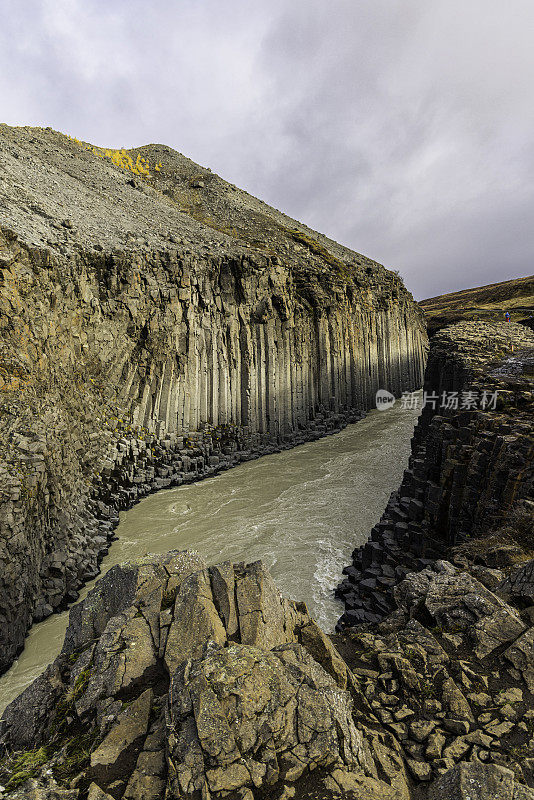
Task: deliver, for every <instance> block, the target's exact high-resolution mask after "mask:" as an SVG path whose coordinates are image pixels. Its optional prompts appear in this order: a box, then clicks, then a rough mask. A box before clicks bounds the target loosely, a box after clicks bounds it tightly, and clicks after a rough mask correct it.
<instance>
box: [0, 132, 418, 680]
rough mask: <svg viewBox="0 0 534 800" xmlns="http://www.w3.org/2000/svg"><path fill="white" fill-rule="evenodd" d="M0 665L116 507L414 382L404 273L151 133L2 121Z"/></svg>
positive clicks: (93, 549) (60, 597)
mask: <svg viewBox="0 0 534 800" xmlns="http://www.w3.org/2000/svg"><path fill="white" fill-rule="evenodd" d="M0 152H1V154H2V171H1V172H0V336H1V338H0V389H1V392H0V670H2V669H5V668H6V667H7V666H8V665H9V664H10V663H11V661H12V659H13V657H14V656H15V655H16V653H17V651H18V650H19V649H20V647H21V646H22V643H23V640H24V636H25V633H26V630H27V628H28V626H29V625H30V624H31V622H32V620H35V619H41V618H43V617H44V616H46V615H48V614H50V613H52V611H53V610H54V609H57V608H59V607H61V606H62V604H64V603H65V602H68V601H71V600H73V599H75V598H76V594H77V590H78V588H79V586H80V585H81V583H82V582H83V581H84V580H86V579H88V578H90V577H93V576H94V575H95V574H96V573H97V570H98V560H99V558H100V557H101V555H102V553H103V552H105V551H106V549H107V547H108V543H109V539H110V537H112V529H113V526H114V525H115V524H116V522H117V512H118V510H119V509H121V508H126V507H128V505H130V504H131V503H132V502H135V500H137V499H138V498H140V497H142V496H143V495H144V494H146V493H147V492H149V491H153V490H154V489H157V488H162V487H165V486H176V485H179V484H180V483H181V482H183V481H187V480H194V479H196V478H198V477H202V476H203V475H206V474H211V473H212V472H214V471H216V470H218V469H223V468H227V467H229V466H232V465H233V464H235V463H238V462H239V461H241V460H243V459H246V458H251V457H255V456H257V455H258V454H261V453H262V452H270V451H271V452H272V450H273V449H278V448H281V447H287V446H290V445H291V444H295V443H298V442H300V441H303V440H304V439H305V438H310V437H312V438H313V437H316V436H319V435H322V434H324V433H327V432H330V431H332V430H335V429H339V427H340V426H342V425H343V424H346V422H348V421H354V420H356V419H357V418H358V417H359V416H360V415H361V413H362V412H364V411H365V409H367V408H369V407H371V406H372V404H373V400H374V394H375V392H376V390H377V389H378V388H386V389H389V390H390V391H392V392H394V393H395V394H399V393H401V392H402V391H404V390H411V389H415V388H417V387H418V386H419V385H420V384H421V382H422V371H423V362H424V356H425V347H426V335H425V332H424V327H423V323H422V319H421V315H420V312H419V311H418V309H417V307H416V305H415V304H414V302H413V300H412V298H411V296H410V295H409V294H408V293H407V292H406V290H405V288H404V286H403V284H402V281H401V280H400V279H399V278H398V277H397V276H396V275H395V274H393V273H391V272H388V271H387V270H385V269H384V268H383V267H381V266H380V265H378V264H376V263H375V262H372V261H370V260H368V259H366V258H364V257H363V256H360V255H359V254H357V253H354V252H352V251H350V250H348V249H346V248H343V247H341V246H340V245H338V244H336V243H335V242H333V241H331V240H329V239H327V238H325V237H323V236H321V235H319V234H317V233H315V232H313V231H310V230H309V229H307V228H306V227H305V226H303V225H300V224H299V223H297V222H295V221H294V220H291V219H289V218H288V217H286V216H285V215H283V214H281V213H280V212H278V211H275V210H274V209H272V208H269V207H268V206H266V205H265V204H263V203H261V202H260V201H258V200H255V199H254V198H252V197H251V196H250V195H248V194H247V193H245V192H241V191H239V190H237V189H236V187H234V186H231V185H230V184H228V183H227V182H225V181H223V180H222V179H221V178H219V177H218V176H216V175H214V174H213V173H211V172H210V171H209V170H206V169H202V168H201V167H198V166H197V165H196V164H193V162H191V161H189V160H188V159H186V158H184V157H183V156H181V155H179V154H178V153H175V152H174V151H172V150H170V149H169V148H166V147H163V146H160V145H149V146H147V147H145V148H141V149H139V150H136V151H132V152H131V154H130V155H127V154H121V153H118V154H117V153H116V152H115V153H112V152H111V151H109V152H107V151H99V150H92V149H91V148H89V147H88V146H85V145H84V144H83V143H80V142H77V141H74V140H70V139H69V138H67V137H64V136H62V135H60V134H58V133H55V132H54V131H51V130H49V129H47V130H43V129H29V128H24V129H13V128H9V127H7V126H0Z"/></svg>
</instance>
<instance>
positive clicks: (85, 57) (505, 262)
mask: <svg viewBox="0 0 534 800" xmlns="http://www.w3.org/2000/svg"><path fill="white" fill-rule="evenodd" d="M0 14H1V25H0V108H1V111H0V116H1V117H2V120H1V121H3V122H7V123H9V124H12V125H25V124H28V125H43V126H46V125H50V126H52V127H53V128H55V129H56V130H61V131H63V132H65V133H69V134H72V135H75V136H77V137H79V138H81V139H85V140H87V141H91V142H93V143H95V144H98V145H106V146H109V147H121V146H125V147H130V146H133V145H139V144H145V143H148V142H163V143H165V144H168V145H170V146H171V147H174V148H175V149H177V150H179V151H180V152H182V153H184V154H185V155H187V156H189V157H190V158H192V159H193V160H195V161H197V162H199V163H200V164H202V165H204V166H209V167H211V168H212V169H213V170H214V171H215V172H217V173H219V174H220V175H221V176H223V177H224V178H227V179H228V180H230V181H231V182H232V183H236V184H237V185H239V186H240V187H242V188H244V189H247V190H248V191H249V192H251V193H252V194H254V195H257V196H258V197H260V198H261V199H262V200H265V201H267V202H268V203H270V204H271V205H273V206H275V207H276V208H279V209H281V210H283V211H286V212H287V213H289V214H291V215H292V216H294V217H296V218H297V219H299V220H301V221H302V222H305V223H306V224H308V225H310V226H311V227H313V228H316V229H317V230H320V231H322V232H324V233H326V234H328V235H330V236H332V237H333V238H335V239H337V240H338V241H340V242H342V243H343V244H346V245H348V246H349V247H352V248H354V249H355V250H358V251H360V252H362V253H365V254H366V255H368V256H370V257H372V258H375V259H376V260H378V261H381V262H382V263H384V264H385V265H386V266H389V267H392V268H396V269H399V270H400V272H401V274H402V275H403V276H404V278H405V280H406V284H407V286H408V288H409V289H410V290H411V291H412V292H413V293H414V295H415V296H416V297H417V298H423V297H428V296H431V295H435V294H439V293H441V292H444V291H454V290H456V289H460V288H465V287H468V286H476V285H480V284H484V283H490V282H493V281H498V280H506V279H507V278H512V277H517V276H521V275H528V274H532V273H533V272H534V266H533V262H534V213H533V212H534V174H533V173H534V136H533V133H534V46H533V41H534V3H533V2H532V0H174V1H173V0H151V1H150V2H146V0H144V2H140V1H139V0H0Z"/></svg>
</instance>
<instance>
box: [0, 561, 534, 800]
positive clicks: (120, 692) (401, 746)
mask: <svg viewBox="0 0 534 800" xmlns="http://www.w3.org/2000/svg"><path fill="white" fill-rule="evenodd" d="M533 564H534V562H532V563H530V564H529V565H524V566H522V567H521V568H519V569H518V570H516V571H514V572H513V573H511V574H510V575H509V576H508V578H507V579H506V580H505V581H503V582H502V584H501V585H499V586H498V587H497V589H496V591H495V592H492V591H490V590H489V589H487V588H486V587H485V586H484V585H483V584H482V583H480V582H479V581H477V579H476V578H475V577H474V576H473V575H471V574H470V573H469V572H467V571H462V570H460V569H458V568H456V567H454V566H453V565H452V564H450V563H449V562H445V561H438V562H436V563H435V564H434V565H433V567H432V568H431V567H429V568H427V569H425V570H424V571H422V572H419V573H411V574H410V575H408V576H407V577H406V579H405V580H404V581H403V582H402V583H401V584H400V585H399V586H398V587H397V590H396V593H395V598H396V601H397V609H396V610H395V612H394V613H393V614H391V615H390V616H389V617H388V618H387V619H386V620H385V621H384V622H382V623H381V624H380V625H379V626H378V627H375V628H373V629H371V628H369V629H368V630H365V631H363V630H360V631H356V630H353V631H350V632H347V633H345V634H344V635H342V636H338V637H336V639H335V641H336V645H337V647H338V649H336V648H335V647H334V645H333V643H332V641H331V640H330V639H329V637H327V636H326V635H325V634H323V633H322V632H321V630H320V629H319V628H318V626H317V625H316V624H315V622H314V621H313V620H312V619H310V617H309V616H308V613H307V611H306V607H305V605H304V604H302V603H295V602H292V601H289V600H286V599H284V598H282V597H281V596H280V595H279V593H278V592H277V590H276V587H275V585H274V584H273V582H272V579H271V578H270V577H269V575H268V573H267V572H266V571H265V570H264V569H263V567H262V566H261V563H259V562H257V563H254V564H249V565H244V564H235V565H231V564H230V563H225V564H221V565H218V566H215V567H210V568H206V567H205V566H204V565H203V564H202V562H201V559H200V558H199V557H198V556H197V555H196V554H194V553H190V552H171V553H168V554H166V555H165V556H157V557H156V556H152V557H147V558H146V559H144V560H143V561H141V562H139V563H135V564H133V563H132V564H126V565H124V566H121V567H115V568H113V569H112V570H110V572H108V573H107V575H106V576H105V577H104V578H103V579H102V580H100V581H99V582H98V583H97V585H96V587H95V588H94V589H93V591H92V592H91V593H90V594H89V596H88V597H87V599H86V600H85V601H84V602H83V603H81V604H79V605H78V606H75V607H74V608H73V609H72V610H71V618H70V624H69V628H68V631H67V634H66V637H65V643H64V647H63V651H62V653H61V655H60V656H59V657H58V658H57V659H56V661H55V662H54V663H53V664H52V665H51V666H50V667H48V669H47V670H46V671H45V672H44V673H43V675H42V676H41V677H40V678H38V679H37V680H36V681H35V682H34V683H33V684H32V685H31V686H30V687H28V689H27V690H26V691H25V692H24V693H23V694H22V695H21V696H20V697H19V698H18V699H17V700H15V701H14V702H13V703H12V704H11V705H10V706H9V707H8V709H7V710H6V712H5V714H4V717H3V720H2V722H1V723H0V750H1V756H2V760H0V783H2V785H3V786H4V787H5V792H6V796H7V797H8V798H9V799H10V800H85V798H88V800H111V799H112V798H114V800H121V798H124V800H163V798H175V799H176V800H223V798H226V799H227V800H271V799H272V800H282V799H283V800H290V798H295V800H329V798H341V797H343V798H347V799H348V800H424V798H428V800H500V798H503V800H504V798H506V800H534V789H530V788H529V787H528V785H527V784H529V783H530V784H531V785H532V784H533V783H534V769H533V767H534V752H533V751H532V748H533V745H534V709H533V703H532V701H533V699H534V695H533V692H534V682H533V675H534V673H533V671H532V670H533V666H534V649H533V642H534V627H533V623H534V615H532V614H531V611H532V610H533V607H532V606H530V607H529V608H528V609H527V610H526V611H523V612H520V611H519V610H518V609H517V608H515V607H514V606H512V605H510V604H509V603H507V602H505V600H504V599H503V597H506V596H507V594H506V593H507V590H509V587H510V586H515V587H519V586H521V587H523V588H522V590H521V591H523V592H526V593H527V594H528V593H529V592H530V590H531V589H532V585H531V581H532V567H533ZM527 584H528V587H527ZM507 587H508V588H507ZM499 593H502V597H501V596H499ZM343 657H344V658H345V659H346V660H344V658H343Z"/></svg>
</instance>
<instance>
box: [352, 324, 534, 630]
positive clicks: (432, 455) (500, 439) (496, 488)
mask: <svg viewBox="0 0 534 800" xmlns="http://www.w3.org/2000/svg"><path fill="white" fill-rule="evenodd" d="M424 392H425V394H426V396H427V398H430V399H428V401H427V403H426V404H425V407H424V409H423V412H422V415H421V418H420V420H419V422H418V424H417V427H416V429H415V432H414V437H413V440H412V454H411V457H410V463H409V467H408V469H407V470H406V471H405V474H404V479H403V482H402V484H401V486H400V488H399V490H398V491H397V492H395V493H394V494H393V495H392V497H391V499H390V502H389V503H388V506H387V508H386V510H385V512H384V514H383V516H382V519H381V520H380V522H379V523H378V524H377V525H376V526H375V528H373V531H372V533H371V536H370V539H369V541H368V542H367V543H366V544H365V545H364V546H363V547H361V548H357V549H356V550H355V551H354V553H353V563H352V565H350V566H348V567H346V568H345V570H344V572H345V574H346V578H345V579H344V581H343V582H342V583H341V584H340V586H339V587H338V594H339V596H340V597H342V598H343V600H344V602H345V605H346V612H345V614H344V615H343V617H342V618H341V620H340V625H339V627H341V628H342V627H344V626H347V625H349V626H351V625H358V624H361V623H363V622H377V621H378V620H379V619H380V618H381V617H382V616H384V615H386V614H388V613H389V612H390V611H391V610H392V609H393V608H394V606H395V603H394V598H393V594H392V590H393V587H394V586H395V585H396V584H398V583H399V582H400V581H401V580H403V579H404V577H405V576H406V574H407V573H408V572H411V571H412V570H417V569H422V568H424V567H426V566H428V565H429V564H430V563H431V562H432V560H433V559H435V558H436V557H438V558H439V557H440V556H441V557H443V556H444V555H447V556H448V555H449V554H450V551H451V548H453V547H455V546H457V547H459V548H460V550H462V548H463V550H464V551H466V552H470V551H472V555H471V558H474V556H475V555H477V558H478V560H479V562H480V563H484V562H487V566H489V567H497V566H503V565H505V564H506V563H512V562H513V560H514V557H517V556H518V554H519V556H521V553H522V549H524V550H526V552H531V551H533V550H534V531H533V524H534V437H533V425H532V420H533V412H534V334H533V333H532V332H531V331H530V330H528V329H527V328H525V327H523V326H521V325H516V324H513V323H509V324H508V325H496V324H489V323H477V322H464V323H459V324H457V325H454V326H453V327H451V328H447V329H445V330H443V331H441V332H439V333H437V334H436V335H435V336H434V337H433V338H432V339H431V347H430V353H429V359H428V364H427V369H426V373H425V388H424ZM386 413H387V412H386ZM481 542H483V543H481ZM477 543H480V544H477ZM477 550H478V551H479V552H477ZM458 557H460V556H458Z"/></svg>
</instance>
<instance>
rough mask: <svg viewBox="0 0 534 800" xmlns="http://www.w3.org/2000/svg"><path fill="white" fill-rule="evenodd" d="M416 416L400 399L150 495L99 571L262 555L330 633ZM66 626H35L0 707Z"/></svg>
mask: <svg viewBox="0 0 534 800" xmlns="http://www.w3.org/2000/svg"><path fill="white" fill-rule="evenodd" d="M416 418H417V412H416V411H408V410H405V409H402V408H401V407H400V405H399V403H397V404H396V405H395V406H394V407H393V408H391V409H389V410H386V411H372V412H370V413H369V414H368V415H367V417H366V418H365V419H364V420H362V421H361V422H358V423H357V424H355V425H350V426H348V427H347V428H346V429H345V430H343V431H342V432H341V433H338V434H335V435H333V436H328V437H325V438H323V439H319V440H318V441H316V442H309V443H307V444H304V445H301V446H299V447H296V448H294V449H292V450H287V451H285V452H283V453H277V454H274V455H270V456H264V457H263V458H260V459H258V460H256V461H251V462H247V463H244V464H240V465H239V466H237V467H235V468H233V469H231V470H228V471H227V472H223V473H221V474H220V475H216V476H214V477H212V478H208V479H206V480H203V481H199V482H198V483H193V484H189V485H185V486H180V487H178V488H176V489H169V490H163V491H161V492H158V493H156V494H153V495H150V496H149V497H147V498H145V499H144V500H142V501H141V502H140V503H138V504H137V505H136V506H135V507H134V508H132V509H130V510H129V511H126V512H123V513H121V521H120V524H119V526H118V527H117V529H116V534H117V536H118V537H119V540H118V541H116V542H114V543H113V544H112V547H111V550H110V553H109V554H108V555H107V556H106V557H105V559H104V561H103V562H102V565H101V566H102V572H106V571H107V570H108V569H109V568H110V567H112V566H113V565H115V564H118V563H121V562H123V561H128V560H130V559H133V558H136V557H138V556H141V555H145V554H146V553H162V552H166V551H167V550H173V549H180V550H184V549H193V550H196V551H197V552H199V553H200V554H201V555H202V556H203V557H204V559H205V560H206V561H207V562H208V564H216V563H218V562H221V561H228V560H229V561H247V562H249V561H256V560H257V559H262V560H263V562H264V563H265V564H266V565H267V567H268V568H269V569H270V571H271V573H272V575H273V577H274V578H275V580H276V582H277V585H278V587H279V588H280V590H281V591H282V592H283V593H284V594H285V595H287V596H289V597H292V598H294V599H298V600H304V601H305V602H306V603H307V604H308V608H309V609H310V612H311V614H312V615H313V616H314V617H315V619H316V620H317V622H318V623H319V624H320V625H321V627H322V628H323V629H324V630H325V631H327V632H328V631H332V630H333V628H334V625H335V622H336V620H337V618H338V617H339V616H340V615H341V614H342V613H343V606H342V605H341V603H339V602H337V601H336V600H335V599H334V597H333V590H334V588H335V586H336V584H337V583H338V582H339V580H340V578H341V570H342V568H343V566H344V565H345V564H348V563H349V562H350V556H351V553H352V550H353V549H354V547H356V546H357V545H360V544H363V543H364V542H365V541H366V539H367V537H368V535H369V531H370V529H371V528H372V526H373V525H374V524H375V523H376V522H377V521H378V519H379V518H380V516H381V514H382V511H383V510H384V507H385V505H386V502H387V500H388V498H389V495H390V494H391V492H392V491H393V490H394V489H396V488H397V487H398V485H399V483H400V480H401V477H402V473H403V470H404V468H405V466H406V463H407V460H408V454H409V450H410V438H411V435H412V432H413V428H414V425H415V422H416ZM92 585H94V582H93V583H92V584H88V585H87V586H86V587H85V588H84V590H83V593H82V595H81V597H84V596H85V595H86V594H87V592H88V591H89V589H90V588H91V586H92ZM67 622H68V612H64V613H61V614H55V615H53V616H51V617H49V618H48V619H47V620H44V621H43V622H41V623H39V624H37V625H35V626H34V627H33V628H32V629H31V631H30V633H29V635H28V638H27V639H26V646H25V648H24V651H23V652H22V653H21V655H20V656H19V658H18V660H17V661H16V662H15V663H14V664H13V666H12V667H11V669H10V670H9V671H8V672H6V673H5V675H3V676H2V678H0V713H1V712H2V711H3V709H4V708H5V706H6V705H7V704H8V703H9V702H11V700H13V699H14V698H15V697H16V696H17V695H18V694H20V692H21V691H22V690H23V689H24V688H25V687H26V686H27V685H28V684H29V683H30V682H31V681H32V680H33V679H34V678H35V677H37V675H39V674H40V673H41V672H42V671H43V670H44V668H45V667H46V666H47V665H48V664H49V663H50V662H51V661H53V659H54V658H55V657H56V655H57V654H58V653H59V651H60V649H61V645H62V642H63V637H64V635H65V629H66V626H67Z"/></svg>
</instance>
